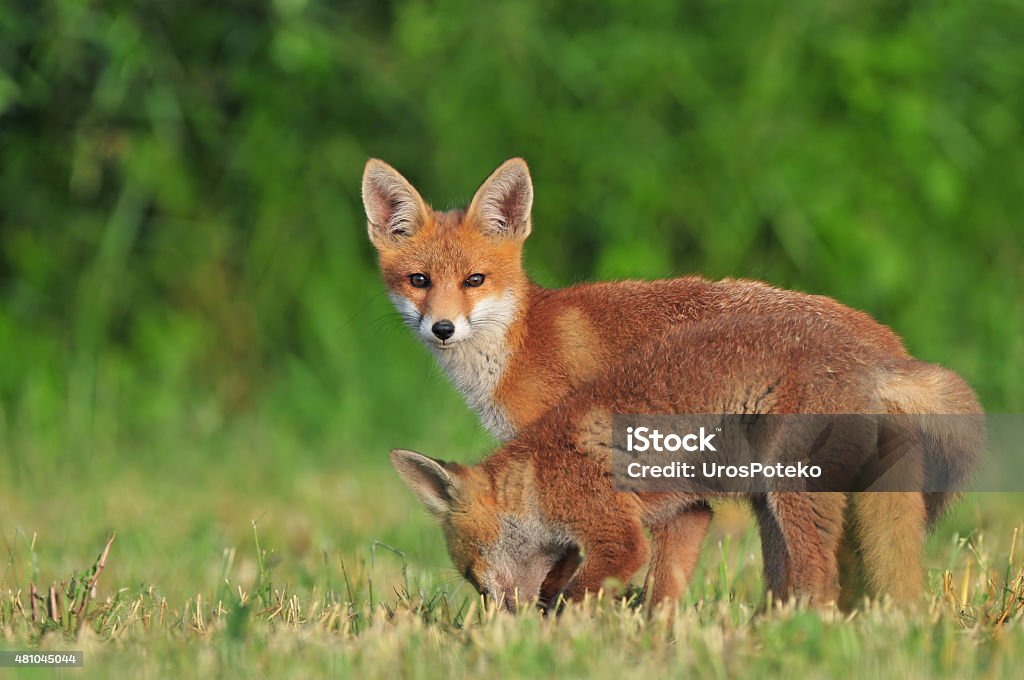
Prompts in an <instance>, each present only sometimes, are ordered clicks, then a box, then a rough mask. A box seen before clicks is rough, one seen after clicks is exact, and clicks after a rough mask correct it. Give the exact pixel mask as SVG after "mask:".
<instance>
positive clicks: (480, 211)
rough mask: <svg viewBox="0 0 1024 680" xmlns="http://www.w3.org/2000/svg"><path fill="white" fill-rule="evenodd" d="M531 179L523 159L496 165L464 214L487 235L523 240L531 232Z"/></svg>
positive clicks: (512, 159)
mask: <svg viewBox="0 0 1024 680" xmlns="http://www.w3.org/2000/svg"><path fill="white" fill-rule="evenodd" d="M532 209H533V181H532V180H531V179H530V169H529V168H528V167H527V166H526V161H524V160H523V159H522V158H511V159H509V160H507V161H505V162H504V163H502V164H501V166H500V167H498V169H497V170H495V171H494V172H493V173H491V176H490V177H488V178H487V180H486V181H484V183H483V184H482V185H480V188H479V189H477V192H476V195H475V196H473V202H472V203H470V204H469V210H468V211H467V215H468V217H469V219H470V220H472V221H473V222H474V223H476V225H477V226H478V227H479V229H480V231H482V232H483V233H484V234H487V235H488V236H492V237H496V238H500V239H509V240H512V241H523V240H525V239H526V237H527V236H529V235H530V211H531V210H532Z"/></svg>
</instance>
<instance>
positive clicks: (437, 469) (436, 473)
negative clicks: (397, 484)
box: [391, 449, 459, 517]
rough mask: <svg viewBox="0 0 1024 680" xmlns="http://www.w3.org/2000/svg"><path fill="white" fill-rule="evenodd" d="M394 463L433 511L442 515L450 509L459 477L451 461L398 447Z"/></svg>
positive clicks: (392, 458) (418, 495)
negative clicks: (451, 466) (454, 472)
mask: <svg viewBox="0 0 1024 680" xmlns="http://www.w3.org/2000/svg"><path fill="white" fill-rule="evenodd" d="M391 464H392V465H394V466H395V470H397V471H398V476H399V477H401V478H402V481H404V482H405V484H406V486H408V487H409V488H410V489H411V490H412V492H413V493H414V494H416V497H417V498H419V499H420V501H421V502H422V503H423V505H425V506H427V510H430V512H431V513H433V514H434V515H436V516H438V517H441V516H443V515H445V514H446V513H447V512H448V511H449V510H450V509H451V504H452V500H453V499H454V496H455V493H456V491H457V489H458V483H459V480H458V478H457V477H456V476H455V475H454V474H452V471H451V469H450V467H449V464H448V463H445V462H444V461H440V460H434V459H433V458H428V457H427V456H424V455H423V454H421V453H416V452H415V451H405V450H403V449H395V450H394V451H392V452H391Z"/></svg>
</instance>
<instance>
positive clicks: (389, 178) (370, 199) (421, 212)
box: [363, 158, 428, 250]
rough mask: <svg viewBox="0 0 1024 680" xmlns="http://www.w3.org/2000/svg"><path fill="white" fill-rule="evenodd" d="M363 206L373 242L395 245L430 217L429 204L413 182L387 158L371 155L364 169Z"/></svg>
mask: <svg viewBox="0 0 1024 680" xmlns="http://www.w3.org/2000/svg"><path fill="white" fill-rule="evenodd" d="M363 208H364V209H365V210H366V220H367V222H368V224H367V230H368V232H369V235H370V241H371V242H372V243H373V245H374V246H376V247H377V248H378V249H381V250H382V249H386V248H392V247H394V246H396V245H398V244H399V243H400V242H401V240H402V239H404V238H408V237H409V236H412V235H413V234H415V233H416V231H417V230H419V228H420V227H422V226H423V223H424V222H425V221H426V219H427V213H428V209H427V204H426V203H424V202H423V199H422V198H421V197H420V195H419V192H417V191H416V189H415V188H413V186H412V184H410V183H409V181H408V180H407V179H405V178H404V177H402V175H401V174H399V172H398V171H397V170H395V169H394V168H393V167H391V166H390V165H388V164H387V163H385V162H384V161H381V160H377V159H376V158H371V159H370V160H369V161H367V162H366V168H365V169H364V170H363Z"/></svg>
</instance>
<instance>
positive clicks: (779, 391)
mask: <svg viewBox="0 0 1024 680" xmlns="http://www.w3.org/2000/svg"><path fill="white" fill-rule="evenodd" d="M931 384H940V385H942V386H943V387H944V390H945V391H944V392H940V393H938V394H936V395H935V396H934V397H932V398H933V399H934V400H935V401H934V402H933V404H932V406H934V407H935V408H937V409H938V410H939V411H964V410H966V411H977V406H976V404H975V402H974V397H973V395H972V393H971V390H970V388H969V387H967V385H966V384H965V383H964V382H963V381H962V380H960V378H959V377H958V376H956V375H955V374H954V373H952V372H950V371H947V370H945V369H943V368H940V367H938V366H934V365H931V364H925V363H923V362H919V361H915V360H912V359H903V358H898V357H893V356H891V355H890V354H887V353H885V352H883V351H881V350H879V349H878V348H877V347H874V346H872V345H870V344H866V343H863V342H861V341H860V340H859V339H857V338H855V337H853V336H851V335H850V334H849V333H847V332H846V329H845V328H843V327H841V326H839V325H837V324H835V323H833V322H831V321H829V320H826V319H822V318H815V317H809V316H784V317H780V316H773V315H760V316H735V317H725V318H720V319H717V320H715V321H710V322H707V323H703V324H696V325H691V326H689V327H684V328H681V329H677V330H674V331H671V332H670V333H669V334H667V335H666V337H665V338H664V339H663V340H662V341H660V342H658V343H649V344H648V345H647V346H645V347H644V348H643V349H641V350H639V351H638V352H637V353H635V354H634V356H633V357H632V358H631V359H629V360H627V361H625V362H622V363H620V364H619V365H618V366H617V367H615V368H613V369H612V370H611V371H610V372H609V373H608V374H607V375H606V376H604V377H602V378H601V379H599V380H596V381H594V382H593V383H591V384H590V385H588V386H586V387H584V388H583V389H582V390H581V391H580V393H579V395H578V398H576V399H571V400H564V401H563V402H561V403H560V404H559V405H558V406H556V407H555V408H554V409H552V410H551V411H549V412H548V413H547V414H545V415H544V416H542V417H541V418H540V419H539V420H538V421H537V422H536V423H534V424H533V425H531V426H530V427H528V428H526V429H525V430H524V431H523V432H522V433H521V434H520V435H519V436H518V437H517V438H516V439H514V440H513V441H511V442H509V443H508V444H506V445H505V446H504V447H502V448H501V449H499V450H498V451H497V452H495V453H493V454H492V455H490V456H489V457H487V458H486V459H485V460H484V461H483V462H481V463H480V464H479V465H475V466H472V467H467V466H462V465H458V464H454V463H445V462H443V461H439V460H435V459H432V458H428V457H426V456H423V455H421V454H418V453H414V452H411V451H402V450H395V451H392V453H391V457H392V461H393V463H394V465H395V468H396V469H397V471H398V473H399V474H400V475H401V477H402V478H403V479H404V480H405V482H406V484H408V485H409V487H410V488H411V489H412V491H413V492H414V493H415V494H416V495H417V496H418V497H419V498H420V500H421V501H423V503H424V504H425V505H426V506H427V508H428V509H430V510H431V511H432V512H433V513H434V515H435V516H436V517H437V518H438V519H439V520H440V522H441V524H442V527H443V529H444V534H445V538H446V540H447V543H448V551H449V553H450V554H451V557H452V560H453V561H454V563H455V565H456V567H457V568H458V569H459V570H460V571H461V572H462V573H463V574H464V575H465V576H466V578H467V579H468V580H470V582H471V583H473V584H474V585H476V587H477V588H478V589H479V590H480V591H481V592H483V593H484V594H486V595H488V596H489V597H491V598H493V599H494V600H496V601H498V602H503V603H504V604H505V606H506V607H508V608H510V609H514V605H515V602H516V601H517V600H518V601H527V600H531V599H534V598H540V599H542V600H548V601H549V602H550V601H551V600H553V599H554V598H556V597H557V595H559V594H561V595H564V596H566V597H567V598H569V599H573V598H578V597H580V596H581V595H583V594H584V593H586V592H588V591H589V592H595V591H597V590H598V589H599V588H600V587H601V586H602V583H603V582H604V581H605V580H606V579H608V578H614V579H618V580H619V581H621V582H627V581H628V580H629V579H630V578H631V577H632V576H633V574H634V573H635V572H636V571H637V570H639V569H640V567H641V566H642V565H643V564H645V563H646V562H647V561H648V558H650V565H651V566H650V573H649V576H648V593H647V598H648V602H650V603H651V604H652V605H657V604H660V603H662V602H663V601H665V600H674V599H676V598H678V597H679V595H680V594H681V592H682V588H683V587H684V585H685V584H686V582H687V580H688V579H689V576H690V574H691V573H692V570H693V567H694V564H695V562H696V558H697V550H696V549H695V547H694V539H695V538H696V540H697V542H698V544H699V541H700V539H701V538H703V534H702V533H701V534H700V535H698V536H696V537H695V536H694V535H692V533H687V534H682V535H681V534H680V533H679V530H678V526H677V524H676V521H675V518H676V517H678V516H679V515H680V513H687V512H692V511H693V510H694V509H697V508H703V507H705V506H706V503H707V501H708V499H709V498H711V497H713V496H714V495H731V496H735V495H737V494H721V493H712V492H696V491H690V492H680V493H671V492H659V493H649V492H640V493H637V492H616V491H614V489H613V486H612V482H611V479H610V469H611V467H612V463H611V455H612V454H611V451H612V441H613V440H612V434H611V414H612V413H613V412H620V413H687V414H689V413H744V414H748V415H752V414H773V413H814V414H829V413H832V414H846V413H883V412H885V410H886V409H889V408H892V407H893V406H896V407H897V409H900V410H908V411H911V410H915V409H917V408H918V407H919V398H920V389H921V388H929V387H930V386H931ZM956 423H957V424H956V425H955V426H953V427H946V426H944V421H942V420H937V419H924V420H923V421H922V425H921V427H922V428H923V429H924V430H925V431H924V432H923V435H924V439H927V440H928V441H930V442H931V444H930V445H929V446H927V447H921V448H920V449H919V450H918V451H916V452H915V455H914V456H912V458H913V459H914V461H915V463H916V464H918V465H921V466H922V468H921V469H928V468H933V469H935V468H938V469H944V470H949V471H951V473H950V475H949V479H948V481H949V482H950V483H951V484H952V485H956V484H958V483H959V482H962V481H963V480H964V479H965V477H966V476H967V475H969V474H970V472H971V470H972V469H973V468H974V466H975V463H976V461H977V458H978V455H979V453H980V451H981V447H982V445H983V437H982V431H981V427H980V421H979V420H977V419H972V420H968V421H966V422H965V421H963V420H961V419H958V420H956ZM861 432H863V433H867V434H868V435H869V436H870V437H871V439H870V440H867V441H866V442H864V443H865V444H866V445H867V446H868V448H869V450H871V451H873V450H876V447H877V449H885V448H886V447H887V446H888V445H889V444H890V443H891V442H888V441H886V439H887V438H891V437H892V435H891V434H887V432H886V430H885V428H879V429H867V430H861ZM783 434H784V433H783ZM813 438H814V437H813V436H812V438H811V439H813ZM767 441H768V442H769V444H768V445H767V446H766V447H764V448H763V449H759V450H758V451H757V458H756V460H757V461H759V462H764V463H768V464H774V463H776V462H778V461H780V460H782V459H789V460H794V459H797V458H801V457H802V456H801V455H799V453H800V452H794V451H792V447H794V446H797V445H798V444H797V442H798V441H799V438H793V437H788V436H779V437H769V438H768V439H767ZM808 441H810V440H808ZM850 443H851V441H850V439H849V438H844V439H843V441H842V444H841V448H837V449H836V451H837V452H841V453H842V460H836V461H834V462H843V463H847V464H849V465H851V466H852V465H855V464H857V463H856V462H855V461H856V460H861V459H857V458H855V457H852V456H851V455H850V451H851V449H850V447H849V444H850ZM794 453H797V454H798V455H796V456H794V455H793V454H794ZM851 458H853V461H851ZM864 460H877V459H873V458H866V459H864ZM908 460H909V459H908ZM849 470H850V471H852V472H854V473H859V471H860V470H858V469H856V468H853V467H850V468H849ZM774 488H779V487H774ZM739 495H741V496H744V497H746V498H747V499H748V500H749V501H750V502H751V503H752V505H753V506H754V508H755V509H756V510H757V511H758V522H759V524H760V527H761V532H762V535H765V534H767V535H771V536H774V537H775V538H774V540H773V541H772V542H771V544H772V545H774V546H776V547H781V548H782V550H768V551H766V553H765V563H764V567H765V577H766V582H767V584H768V586H769V589H770V590H771V591H772V592H773V593H774V594H775V596H776V597H778V598H780V599H783V600H784V599H787V598H789V597H791V596H792V597H796V598H798V599H801V600H805V601H810V602H812V603H815V604H819V605H820V604H827V603H829V602H836V601H838V598H839V588H840V584H839V566H838V563H837V559H836V555H837V551H838V549H839V545H840V540H841V538H842V535H843V533H844V517H845V513H846V507H847V504H848V502H850V501H851V497H850V496H849V495H848V494H845V493H834V492H816V493H794V492H773V491H771V489H770V488H769V489H768V490H767V491H765V492H759V491H758V492H754V491H751V492H749V493H743V494H739ZM869 497H874V498H876V499H878V498H880V499H882V504H883V506H884V504H885V503H886V499H893V498H906V497H910V498H916V499H917V500H918V507H917V512H916V513H915V514H914V515H912V516H908V515H906V514H900V512H906V511H907V510H909V508H907V507H906V506H903V507H902V509H901V510H900V511H898V512H896V513H892V514H886V513H877V514H876V515H874V516H873V517H872V521H873V522H874V523H875V524H874V526H873V527H872V529H871V531H872V533H873V534H874V535H875V536H879V537H885V538H884V540H885V543H884V545H875V546H873V548H874V549H884V550H885V551H886V552H885V554H884V555H882V556H877V555H865V561H864V568H865V570H866V572H867V573H866V575H867V576H868V577H875V578H877V577H879V576H882V575H883V574H881V573H880V571H879V570H887V571H888V574H887V576H888V577H889V578H896V579H898V580H896V581H891V582H890V584H891V585H898V584H899V583H902V582H907V580H908V579H909V580H911V581H914V580H915V578H916V577H915V576H914V574H913V572H914V570H915V568H914V566H913V565H914V563H915V562H916V561H917V560H918V559H919V558H920V553H921V549H922V544H923V541H924V536H925V527H926V516H925V508H924V504H923V502H922V499H921V494H920V493H900V494H889V493H866V494H860V495H859V496H854V497H853V500H852V502H854V503H855V504H859V503H861V502H863V500H864V499H866V498H869ZM644 529H648V530H650V532H651V537H652V544H653V546H652V547H650V548H649V546H648V541H647V538H646V536H645V535H644ZM580 552H582V553H583V560H582V563H581V564H580V563H579V557H578V556H579V553H580ZM577 567H578V568H577ZM899 570H906V571H907V572H908V574H907V575H906V576H904V577H903V578H902V579H899ZM896 594H898V595H905V594H907V593H896Z"/></svg>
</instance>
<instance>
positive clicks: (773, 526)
mask: <svg viewBox="0 0 1024 680" xmlns="http://www.w3.org/2000/svg"><path fill="white" fill-rule="evenodd" d="M751 505H752V506H753V508H754V516H755V517H756V518H757V530H758V533H759V534H760V536H761V557H762V562H763V563H764V581H765V583H764V587H765V591H766V593H768V594H770V595H771V597H772V598H773V599H774V600H775V601H776V602H779V601H785V600H786V598H787V597H789V590H790V578H789V571H790V569H789V554H788V552H787V550H786V538H785V536H783V534H782V528H781V527H780V526H779V522H778V520H777V519H775V515H774V514H773V513H772V511H771V508H769V507H768V498H767V497H766V496H760V497H755V498H754V499H753V500H752V502H751Z"/></svg>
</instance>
